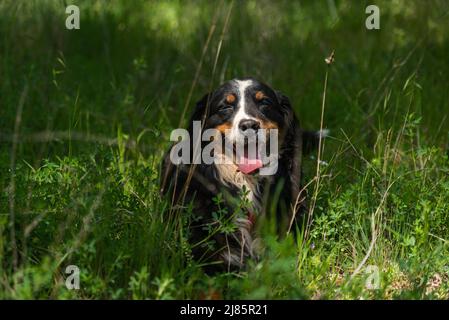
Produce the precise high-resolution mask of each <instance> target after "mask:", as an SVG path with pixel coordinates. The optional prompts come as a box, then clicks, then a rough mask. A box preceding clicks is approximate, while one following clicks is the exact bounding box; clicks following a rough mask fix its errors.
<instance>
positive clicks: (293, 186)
mask: <svg viewBox="0 0 449 320" xmlns="http://www.w3.org/2000/svg"><path fill="white" fill-rule="evenodd" d="M276 96H277V98H278V102H279V105H280V106H281V108H282V111H283V114H284V117H285V125H286V128H287V130H286V132H285V137H284V141H283V144H282V151H281V152H282V155H281V160H280V161H284V162H285V163H284V167H285V168H286V170H287V177H288V181H287V182H288V183H287V184H286V187H288V189H287V190H289V198H290V203H289V207H290V217H289V221H290V220H291V217H292V215H293V216H295V217H296V216H297V215H298V213H299V212H300V209H301V208H299V207H296V208H295V207H294V205H295V202H296V198H297V197H298V194H299V191H300V189H301V173H302V172H301V165H302V150H303V146H302V131H301V128H300V125H299V120H298V118H297V117H296V115H295V113H294V111H293V107H292V105H291V103H290V99H289V98H288V97H287V96H286V95H284V94H282V93H280V92H279V91H276Z"/></svg>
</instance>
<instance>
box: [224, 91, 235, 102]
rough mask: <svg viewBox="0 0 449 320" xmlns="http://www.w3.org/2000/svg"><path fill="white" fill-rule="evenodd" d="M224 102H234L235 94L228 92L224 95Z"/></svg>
mask: <svg viewBox="0 0 449 320" xmlns="http://www.w3.org/2000/svg"><path fill="white" fill-rule="evenodd" d="M226 102H227V103H234V102H235V95H233V94H232V93H230V94H228V95H227V96H226Z"/></svg>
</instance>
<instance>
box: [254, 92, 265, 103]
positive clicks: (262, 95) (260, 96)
mask: <svg viewBox="0 0 449 320" xmlns="http://www.w3.org/2000/svg"><path fill="white" fill-rule="evenodd" d="M255 98H256V100H257V101H260V100H262V99H263V98H265V93H263V92H262V91H257V92H256V96H255Z"/></svg>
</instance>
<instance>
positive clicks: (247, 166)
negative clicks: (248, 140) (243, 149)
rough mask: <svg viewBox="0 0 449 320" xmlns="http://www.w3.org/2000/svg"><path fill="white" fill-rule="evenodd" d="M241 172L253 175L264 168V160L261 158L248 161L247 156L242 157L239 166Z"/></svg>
mask: <svg viewBox="0 0 449 320" xmlns="http://www.w3.org/2000/svg"><path fill="white" fill-rule="evenodd" d="M237 166H238V168H239V170H240V171H241V172H243V173H244V174H248V173H251V172H253V171H255V170H257V169H259V168H261V167H262V166H263V164H262V160H260V159H259V158H256V159H248V158H247V157H245V156H241V157H240V162H239V164H238V165H237Z"/></svg>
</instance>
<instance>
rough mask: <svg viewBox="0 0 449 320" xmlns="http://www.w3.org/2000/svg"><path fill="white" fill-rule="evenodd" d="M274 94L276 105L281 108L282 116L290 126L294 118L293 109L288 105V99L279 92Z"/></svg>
mask: <svg viewBox="0 0 449 320" xmlns="http://www.w3.org/2000/svg"><path fill="white" fill-rule="evenodd" d="M275 93H276V98H277V100H278V103H279V105H280V106H281V110H282V113H283V114H284V117H285V120H286V123H287V124H290V123H291V122H292V121H293V118H294V113H293V108H292V105H291V103H290V99H289V98H288V97H287V96H286V95H284V94H283V93H282V92H280V91H275Z"/></svg>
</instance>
